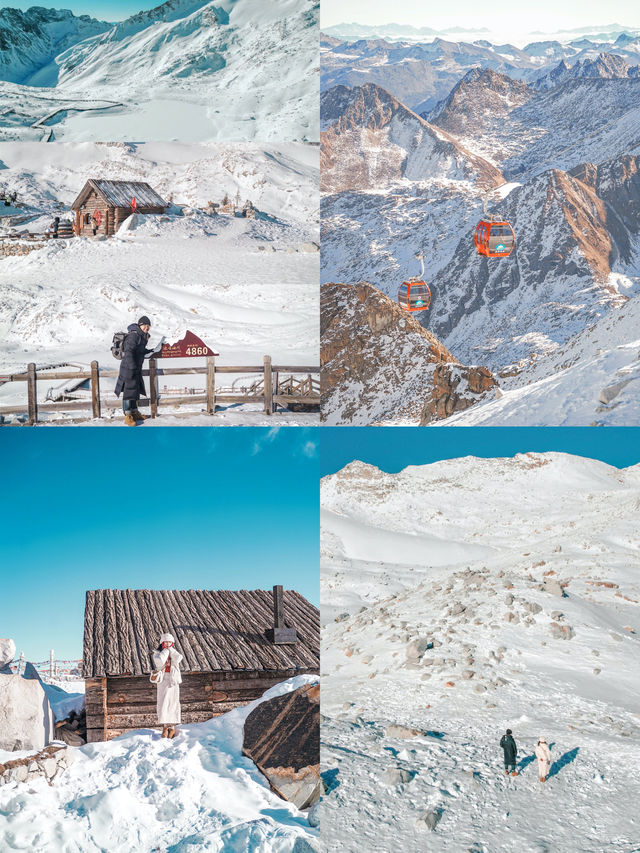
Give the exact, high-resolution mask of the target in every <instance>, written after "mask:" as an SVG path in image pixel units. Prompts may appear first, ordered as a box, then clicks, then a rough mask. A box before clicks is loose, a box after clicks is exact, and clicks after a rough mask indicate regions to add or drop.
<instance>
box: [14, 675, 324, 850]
mask: <svg viewBox="0 0 640 853" xmlns="http://www.w3.org/2000/svg"><path fill="white" fill-rule="evenodd" d="M316 680H317V678H316V677H314V676H304V675H303V676H298V677H297V678H292V679H290V680H289V681H285V682H282V684H279V685H277V686H276V687H273V688H271V689H270V690H268V691H267V692H266V693H265V694H264V695H263V696H262V698H261V699H258V700H256V701H255V702H252V703H251V704H249V705H246V706H245V707H243V708H237V709H236V710H234V711H230V712H229V713H228V714H224V715H222V716H220V717H216V718H214V719H212V720H210V721H209V722H206V723H200V724H193V725H183V726H181V727H180V731H179V734H178V735H177V736H176V738H175V740H167V739H163V738H161V737H160V735H159V733H158V732H155V731H151V730H149V729H141V730H140V731H138V732H134V733H131V734H127V735H122V736H120V737H118V738H116V739H114V740H112V741H109V742H107V743H94V744H88V745H87V746H83V747H80V748H78V749H73V755H74V758H75V760H74V761H73V763H72V764H71V766H70V768H69V769H68V770H67V771H66V772H65V773H64V774H62V775H61V776H59V777H58V778H57V779H56V780H55V781H54V782H53V784H51V785H48V784H47V782H46V780H45V779H44V778H40V779H38V780H37V781H35V782H32V783H30V784H29V785H25V784H23V783H15V782H13V783H10V784H7V785H5V786H3V787H2V788H1V789H0V849H2V850H3V851H13V850H29V851H32V853H61V851H64V853H71V851H82V853H131V851H134V850H135V851H140V853H142V851H145V853H150V851H156V853H177V852H178V851H185V853H186V851H189V853H204V851H207V853H217V851H220V853H222V851H224V853H245V851H248V850H251V851H252V853H291V851H292V850H293V847H294V844H295V842H296V839H297V838H300V837H302V838H313V837H317V836H318V830H317V829H313V828H311V827H310V826H309V822H308V820H307V816H306V814H305V813H304V812H301V811H299V810H298V809H297V808H296V807H295V806H293V805H292V804H291V803H288V802H286V801H284V800H281V799H280V798H279V797H278V796H277V795H276V794H274V793H272V791H271V790H270V788H269V784H268V782H267V780H266V779H265V778H264V777H263V776H262V774H261V773H260V772H259V771H258V769H257V768H256V766H255V765H254V764H253V762H252V761H251V760H250V759H248V758H245V757H244V756H243V755H242V732H243V726H244V721H245V719H246V718H247V716H248V714H249V713H250V712H251V710H252V709H253V708H255V707H256V705H258V704H259V703H260V702H262V701H264V700H265V699H269V698H272V697H274V696H280V695H283V694H285V693H288V692H290V691H292V690H295V689H296V688H298V687H300V686H302V685H303V684H307V683H310V682H313V681H316Z"/></svg>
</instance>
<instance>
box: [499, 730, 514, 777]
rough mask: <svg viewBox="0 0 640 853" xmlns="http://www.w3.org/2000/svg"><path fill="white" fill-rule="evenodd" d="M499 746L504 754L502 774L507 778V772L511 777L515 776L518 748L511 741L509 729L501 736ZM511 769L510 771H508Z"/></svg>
mask: <svg viewBox="0 0 640 853" xmlns="http://www.w3.org/2000/svg"><path fill="white" fill-rule="evenodd" d="M500 746H501V747H502V749H503V752H504V772H505V774H506V775H507V776H508V775H509V772H511V775H512V776H517V775H518V774H517V772H516V756H517V754H518V747H517V746H516V742H515V740H514V739H513V736H512V734H511V729H507V733H506V734H504V735H502V739H501V740H500ZM509 768H511V770H509Z"/></svg>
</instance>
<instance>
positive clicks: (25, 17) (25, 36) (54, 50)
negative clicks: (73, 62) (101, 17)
mask: <svg viewBox="0 0 640 853" xmlns="http://www.w3.org/2000/svg"><path fill="white" fill-rule="evenodd" d="M112 26H113V24H109V23H107V22H106V21H97V20H95V18H91V17H89V16H88V15H77V16H76V15H74V14H73V13H72V12H70V11H69V10H68V9H45V8H43V7H41V6H33V7H32V8H31V9H29V10H28V11H26V12H23V11H21V10H20V9H12V8H4V9H0V80H8V81H10V82H13V83H26V82H27V81H28V79H29V78H30V77H31V75H32V74H34V73H35V72H36V71H38V70H39V69H40V68H42V67H43V66H46V65H49V63H50V62H52V61H53V60H54V58H55V57H56V56H57V55H58V54H59V53H61V52H63V51H65V50H67V49H68V48H69V47H70V46H71V45H73V44H75V43H77V42H79V41H83V40H84V39H90V38H92V37H93V36H96V35H99V34H100V33H104V32H106V31H107V30H108V29H110V27H112Z"/></svg>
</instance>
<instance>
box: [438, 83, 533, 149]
mask: <svg viewBox="0 0 640 853" xmlns="http://www.w3.org/2000/svg"><path fill="white" fill-rule="evenodd" d="M534 96H535V93H534V91H533V89H532V88H531V87H530V86H528V85H527V84H526V83H523V82H521V81H519V80H513V79H512V78H511V77H508V76H507V75H506V74H500V73H499V72H497V71H493V70H491V69H490V68H486V69H484V70H482V69H481V68H472V69H471V70H470V71H468V72H467V73H466V74H465V75H464V77H463V78H462V80H460V82H459V83H457V84H456V85H455V86H454V88H453V89H452V90H451V93H450V94H449V97H448V98H446V99H445V100H444V101H442V102H441V103H439V104H438V106H437V107H436V108H435V109H434V110H432V112H430V113H427V114H425V115H424V116H423V118H425V119H426V120H427V121H432V122H434V123H435V124H437V126H438V127H440V128H442V130H446V131H447V132H448V133H451V134H453V135H460V136H466V135H467V134H472V133H475V132H476V131H477V130H479V129H480V130H483V131H486V130H487V129H488V128H489V127H490V126H493V127H496V128H498V127H499V125H500V124H501V122H503V121H504V118H505V116H506V115H508V114H509V113H510V112H511V111H512V110H513V109H514V108H515V107H518V106H521V105H522V104H525V103H526V102H527V101H529V100H530V99H531V98H532V97H534Z"/></svg>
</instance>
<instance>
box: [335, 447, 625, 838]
mask: <svg viewBox="0 0 640 853" xmlns="http://www.w3.org/2000/svg"><path fill="white" fill-rule="evenodd" d="M639 501H640V466H638V465H635V466H634V467H631V468H627V469H624V470H619V469H617V468H613V467H610V466H608V465H606V464H604V463H601V462H597V461H593V460H589V459H584V458H581V457H578V456H569V455H565V454H558V453H545V454H523V455H518V456H516V457H514V458H512V459H490V460H487V459H475V458H473V457H468V458H463V459H454V460H449V461H444V462H439V463H435V464H433V465H428V466H422V467H409V468H407V469H405V470H404V471H402V472H400V473H399V474H393V475H390V474H385V473H383V472H382V471H379V470H378V469H376V468H375V467H373V466H370V465H364V464H363V463H359V462H354V463H352V464H351V465H349V466H347V467H346V468H345V469H343V470H342V471H341V472H339V473H338V474H335V475H333V476H330V477H326V478H325V479H324V480H323V483H322V507H323V522H322V525H323V531H322V557H321V589H322V620H323V626H324V627H323V637H322V666H323V677H322V704H323V709H322V710H323V715H324V719H323V726H322V745H323V746H322V764H323V772H324V776H325V780H326V781H327V782H328V784H329V786H330V790H329V793H328V794H327V796H326V797H325V798H324V800H323V802H322V807H321V819H322V827H323V833H326V837H331V838H334V839H339V840H340V849H341V850H343V851H345V853H349V851H361V850H363V849H366V850H371V851H389V850H419V849H428V850H430V851H461V850H468V851H474V853H494V851H495V852H497V851H505V853H506V851H512V850H522V851H526V852H527V853H534V851H541V850H561V851H563V853H565V851H566V853H585V851H600V850H607V851H618V853H634V851H637V850H638V849H639V848H638V841H639V839H640V824H639V820H638V816H637V809H636V807H635V802H636V799H637V790H638V786H639V784H640V771H639V770H638V768H639V767H640V714H639V712H638V708H639V707H640V705H639V699H640V677H639V676H640V671H639V670H638V636H639V635H640V613H639V609H638V600H639V599H640V583H639V581H638V578H639V576H640V575H639V570H640V529H639V528H638V520H637V509H638V505H639ZM420 641H423V642H422V643H421V642H420ZM390 726H400V727H403V726H404V727H408V728H409V729H412V730H414V731H413V732H411V731H407V730H406V729H402V728H395V729H394V728H390ZM507 727H509V728H512V729H513V732H514V736H515V739H516V742H517V743H518V747H519V772H520V775H519V776H518V777H517V778H511V777H508V778H507V777H505V775H504V770H503V766H502V751H501V749H500V748H499V740H500V737H501V735H502V734H503V733H504V731H505V729H506V728H507ZM540 736H545V737H546V739H547V741H548V743H549V744H550V745H551V752H552V757H553V765H552V768H551V773H550V778H549V780H548V782H547V783H545V785H542V784H540V782H539V781H538V776H537V767H536V761H535V758H534V757H533V750H534V747H535V744H536V742H537V739H538V737H540ZM427 814H430V817H429V818H428V820H430V821H436V822H437V825H436V827H435V829H434V830H432V831H430V830H429V829H428V828H427V826H426V824H425V823H424V820H422V818H423V817H424V816H425V815H427Z"/></svg>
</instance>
